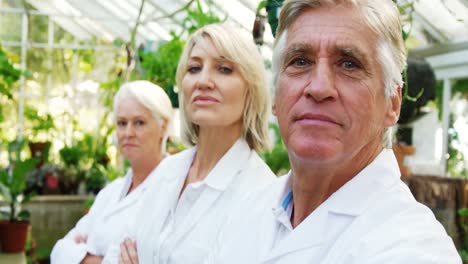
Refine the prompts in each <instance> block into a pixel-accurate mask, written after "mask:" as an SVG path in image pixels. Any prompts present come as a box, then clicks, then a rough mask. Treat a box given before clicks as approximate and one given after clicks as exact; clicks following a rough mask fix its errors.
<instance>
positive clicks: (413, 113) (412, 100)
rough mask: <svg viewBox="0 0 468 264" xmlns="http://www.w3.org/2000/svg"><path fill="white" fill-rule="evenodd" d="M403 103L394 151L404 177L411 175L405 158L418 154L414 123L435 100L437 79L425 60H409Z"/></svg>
mask: <svg viewBox="0 0 468 264" xmlns="http://www.w3.org/2000/svg"><path fill="white" fill-rule="evenodd" d="M406 72H407V75H406V82H407V85H406V87H405V89H406V90H405V91H404V97H403V103H402V105H401V111H400V118H399V120H398V128H397V131H396V133H395V136H396V142H395V144H394V145H393V151H394V153H395V156H396V157H397V160H398V165H399V167H400V171H401V175H402V176H409V175H411V170H410V169H409V168H408V167H407V166H406V165H405V162H404V160H405V157H406V156H411V155H414V154H415V153H416V149H415V148H414V146H413V145H412V143H413V138H412V137H413V122H414V121H416V120H417V119H419V118H420V117H421V116H423V115H424V114H425V112H424V111H423V110H422V108H423V107H424V106H425V105H426V104H427V103H428V102H429V101H431V100H433V99H434V98H435V93H436V79H435V74H434V71H433V70H432V68H431V66H430V65H429V63H427V62H426V61H424V60H417V59H408V67H407V71H406Z"/></svg>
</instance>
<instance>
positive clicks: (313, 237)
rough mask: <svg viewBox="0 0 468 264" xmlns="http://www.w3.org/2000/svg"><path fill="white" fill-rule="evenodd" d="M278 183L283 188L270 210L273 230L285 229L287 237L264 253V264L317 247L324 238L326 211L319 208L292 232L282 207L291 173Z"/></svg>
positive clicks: (273, 232) (289, 188) (289, 184)
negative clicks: (295, 252) (274, 225)
mask: <svg viewBox="0 0 468 264" xmlns="http://www.w3.org/2000/svg"><path fill="white" fill-rule="evenodd" d="M279 181H281V183H279V184H280V185H282V186H283V187H281V189H280V192H279V193H281V195H280V196H279V197H280V199H277V200H276V202H275V207H274V208H273V209H272V213H273V215H274V217H275V219H276V222H277V225H276V227H274V228H275V229H278V228H285V229H287V230H288V232H289V235H287V236H286V237H285V239H284V240H282V241H280V242H279V243H277V244H276V245H272V247H273V246H274V247H273V248H272V250H271V251H269V252H265V253H266V254H264V259H263V260H262V261H265V262H267V261H268V260H271V259H274V258H276V257H278V256H281V255H284V254H287V253H289V252H293V251H297V250H302V249H306V248H310V247H315V246H318V245H320V244H321V243H322V241H323V240H324V238H325V227H326V223H327V218H328V211H327V210H325V209H324V208H321V207H319V208H317V209H316V210H315V211H314V212H312V214H310V215H309V216H308V217H307V218H306V219H304V221H303V222H302V223H301V224H299V225H298V226H297V227H296V228H295V229H294V230H293V229H292V225H291V221H290V216H289V215H288V214H287V213H286V211H285V210H284V208H283V206H282V203H283V201H284V198H285V197H286V196H287V194H288V193H289V191H290V190H291V172H290V173H288V175H285V176H283V177H281V178H280V179H279ZM278 225H281V227H278ZM276 232H277V230H271V231H270V233H272V234H275V233H276ZM274 240H275V239H274V238H271V240H269V241H274Z"/></svg>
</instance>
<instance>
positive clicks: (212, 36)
mask: <svg viewBox="0 0 468 264" xmlns="http://www.w3.org/2000/svg"><path fill="white" fill-rule="evenodd" d="M206 39H208V40H210V41H211V42H212V43H213V46H214V47H215V48H216V49H217V51H218V52H219V53H220V54H221V56H223V57H224V58H225V59H226V60H228V61H229V62H231V63H233V64H234V65H235V67H236V69H239V72H240V74H241V76H242V78H243V79H244V81H245V83H246V85H247V96H246V102H245V105H244V110H243V118H242V121H243V123H242V137H243V138H244V139H245V140H246V141H247V143H248V144H249V146H250V148H251V149H254V150H255V151H257V152H258V151H261V150H264V149H268V148H269V146H270V144H269V138H268V117H269V113H270V109H271V106H270V96H269V93H268V89H267V86H266V77H265V68H264V65H263V58H262V56H261V55H260V53H259V51H258V49H257V47H256V46H255V43H254V41H253V38H252V36H250V35H248V34H247V33H246V32H243V31H241V29H240V28H238V27H236V26H234V25H230V24H226V23H222V24H210V25H206V26H204V27H202V28H200V29H198V30H197V31H195V32H194V33H193V34H192V35H191V36H190V38H189V40H188V41H187V43H186V44H185V47H184V50H183V52H182V56H181V58H180V60H179V65H178V67H177V73H176V81H177V86H178V87H179V90H180V91H181V92H179V102H180V109H181V111H180V114H181V116H180V119H181V137H182V140H184V141H185V142H186V143H187V144H189V145H195V144H197V142H198V133H199V127H198V125H196V124H194V123H192V121H191V119H190V114H189V113H187V109H186V106H185V102H184V95H183V92H182V90H183V88H182V79H183V78H184V76H185V74H186V73H187V68H188V67H187V62H188V60H189V58H190V54H191V52H192V49H193V47H194V46H195V45H196V44H197V43H199V42H202V41H204V40H206Z"/></svg>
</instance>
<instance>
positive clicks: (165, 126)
mask: <svg viewBox="0 0 468 264" xmlns="http://www.w3.org/2000/svg"><path fill="white" fill-rule="evenodd" d="M168 125H169V121H167V119H162V125H161V137H164V135H165V134H166V132H167V129H168Z"/></svg>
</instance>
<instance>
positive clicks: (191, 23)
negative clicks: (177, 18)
mask: <svg viewBox="0 0 468 264" xmlns="http://www.w3.org/2000/svg"><path fill="white" fill-rule="evenodd" d="M196 3H197V5H196V8H194V9H190V8H187V16H186V17H185V19H184V20H183V21H182V26H183V27H184V28H185V29H186V30H187V31H188V33H189V34H191V33H193V32H194V31H196V30H197V29H199V28H201V27H203V26H204V25H208V24H213V23H218V22H221V21H225V20H226V19H227V17H226V18H224V19H222V20H221V19H220V18H219V17H218V16H217V15H216V14H215V13H214V12H213V11H212V10H211V9H210V8H209V6H210V5H209V4H208V10H203V9H202V6H201V4H200V1H199V0H197V1H196Z"/></svg>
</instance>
